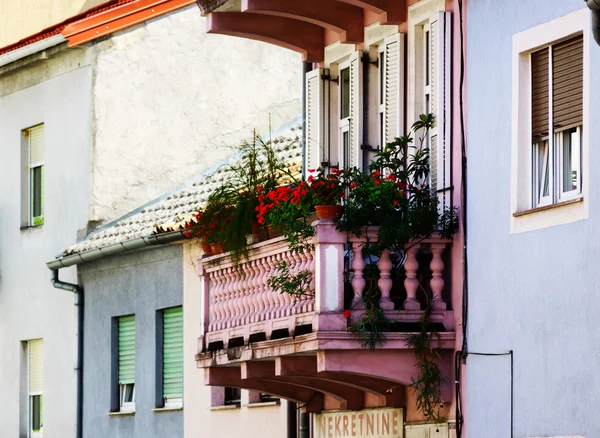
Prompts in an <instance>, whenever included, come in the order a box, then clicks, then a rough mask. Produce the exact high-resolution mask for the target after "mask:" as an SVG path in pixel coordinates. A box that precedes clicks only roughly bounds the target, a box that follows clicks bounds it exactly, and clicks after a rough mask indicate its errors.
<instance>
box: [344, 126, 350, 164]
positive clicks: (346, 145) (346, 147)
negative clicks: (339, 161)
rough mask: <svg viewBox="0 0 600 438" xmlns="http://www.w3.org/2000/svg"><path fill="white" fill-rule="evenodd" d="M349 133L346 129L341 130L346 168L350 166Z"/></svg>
mask: <svg viewBox="0 0 600 438" xmlns="http://www.w3.org/2000/svg"><path fill="white" fill-rule="evenodd" d="M349 134H350V133H349V132H348V131H344V132H342V150H343V151H344V167H345V168H346V169H347V168H349V167H350V135H349Z"/></svg>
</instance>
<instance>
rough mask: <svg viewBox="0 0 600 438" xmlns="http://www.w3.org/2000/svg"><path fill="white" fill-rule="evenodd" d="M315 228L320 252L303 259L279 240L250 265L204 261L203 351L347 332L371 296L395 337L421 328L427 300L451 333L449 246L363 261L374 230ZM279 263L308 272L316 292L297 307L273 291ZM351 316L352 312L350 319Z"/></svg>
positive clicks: (427, 242)
mask: <svg viewBox="0 0 600 438" xmlns="http://www.w3.org/2000/svg"><path fill="white" fill-rule="evenodd" d="M316 227H317V233H316V236H315V237H314V239H313V243H314V249H312V250H310V251H306V252H303V253H299V254H298V253H293V252H292V251H290V249H289V247H288V244H287V241H286V240H285V239H284V238H282V237H281V238H276V239H271V240H268V241H265V242H261V243H257V244H254V245H252V246H251V247H250V248H249V256H248V258H247V259H243V260H242V262H241V263H239V264H238V265H237V266H235V265H234V264H233V263H232V262H231V260H230V257H229V255H228V254H219V255H215V256H210V257H201V258H199V259H198V274H199V275H200V278H201V280H202V282H201V293H202V305H203V310H202V317H203V321H202V337H201V339H200V341H201V345H199V348H200V350H201V351H206V350H207V349H208V350H214V349H220V348H227V347H235V346H242V345H246V344H248V342H257V341H264V340H269V339H279V338H285V337H293V336H295V335H296V336H297V335H301V334H306V333H310V332H315V331H345V330H346V328H347V327H348V325H349V324H352V323H353V322H355V321H356V320H357V318H359V317H360V315H361V314H362V313H363V312H364V299H365V296H366V295H367V294H369V293H370V291H373V290H374V289H375V290H377V296H378V303H377V305H378V306H379V307H380V308H381V309H382V310H383V311H384V314H385V316H386V317H387V318H388V319H389V320H390V321H391V322H393V323H395V324H396V325H395V328H394V330H396V331H398V330H402V329H401V328H400V329H399V328H398V327H401V324H414V323H417V322H418V321H419V320H420V319H421V317H422V315H423V312H424V310H423V309H424V307H425V303H424V301H425V299H429V300H431V301H430V307H431V309H432V314H431V322H432V323H441V324H443V326H444V327H445V329H446V330H453V315H452V311H451V310H447V309H448V308H449V306H448V304H447V299H448V298H449V297H450V293H449V291H447V290H446V279H447V277H448V269H447V267H446V263H444V256H445V251H446V248H448V247H449V245H450V243H451V241H450V240H447V239H442V238H439V237H436V236H434V237H431V238H427V239H423V240H420V241H418V242H411V243H410V244H409V245H407V247H406V249H405V250H404V251H402V252H401V253H396V252H390V251H389V250H385V251H383V253H382V254H381V256H380V257H378V258H376V259H375V260H373V259H372V258H370V259H365V257H364V256H363V247H364V246H365V245H369V244H371V243H373V242H376V241H377V230H376V229H372V230H369V231H368V232H367V233H366V234H365V235H363V236H360V237H357V236H355V235H349V234H346V233H343V232H340V231H338V230H336V229H335V225H334V224H333V223H331V222H327V221H319V222H317V223H316ZM280 262H286V263H287V266H288V269H289V272H290V273H291V274H295V273H298V272H301V271H309V272H310V273H311V274H312V282H311V285H310V286H311V287H310V288H311V289H312V291H314V293H312V294H308V295H302V296H301V297H299V298H298V299H296V300H294V299H293V298H292V297H290V296H289V295H287V294H281V293H279V292H277V291H274V290H273V289H271V288H270V287H269V286H268V283H267V280H268V279H269V278H270V277H272V276H274V275H276V274H277V273H278V265H279V263H280ZM426 297H429V298H426ZM345 309H352V311H351V314H352V316H351V317H350V318H349V319H347V318H345V317H344V315H343V313H344V310H345Z"/></svg>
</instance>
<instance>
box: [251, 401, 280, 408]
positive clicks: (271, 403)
mask: <svg viewBox="0 0 600 438" xmlns="http://www.w3.org/2000/svg"><path fill="white" fill-rule="evenodd" d="M280 404H281V402H279V401H268V402H258V403H248V404H247V405H243V406H244V407H245V408H263V407H267V406H279V405H280Z"/></svg>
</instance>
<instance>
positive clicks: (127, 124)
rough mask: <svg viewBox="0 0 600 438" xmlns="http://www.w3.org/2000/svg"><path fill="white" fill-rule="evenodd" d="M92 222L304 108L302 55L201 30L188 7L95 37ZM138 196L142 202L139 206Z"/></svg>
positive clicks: (196, 15) (166, 187)
mask: <svg viewBox="0 0 600 438" xmlns="http://www.w3.org/2000/svg"><path fill="white" fill-rule="evenodd" d="M93 49H94V50H95V51H96V52H97V59H96V63H95V70H94V103H93V111H94V125H93V137H94V152H93V154H94V155H93V167H94V169H93V175H92V177H93V185H92V193H91V201H92V204H91V206H90V219H91V220H94V221H106V220H111V219H114V218H116V217H118V216H120V215H122V214H124V213H127V212H128V211H130V210H132V209H134V208H136V207H138V206H139V205H140V204H142V203H144V202H147V201H149V200H151V199H153V198H155V197H157V196H159V195H161V194H163V193H164V192H166V191H168V190H171V189H173V188H174V187H176V186H177V185H179V184H181V183H182V182H183V181H185V180H186V179H188V178H191V177H192V176H194V175H196V174H198V173H199V172H201V171H202V170H204V169H207V168H208V167H210V166H211V165H213V164H214V163H216V162H218V161H220V160H222V159H223V158H225V157H226V156H228V155H231V153H232V152H233V151H232V149H230V148H229V147H227V146H235V145H237V144H239V142H240V140H243V139H248V138H250V137H251V136H252V129H253V128H257V129H258V132H259V133H267V132H268V126H269V114H270V115H271V124H272V126H273V128H277V127H279V126H281V125H283V124H284V123H287V122H289V121H290V120H292V119H294V118H296V117H297V116H298V115H299V114H300V111H301V87H302V75H301V68H302V65H301V59H300V56H299V55H298V54H296V53H294V52H291V51H289V50H285V49H281V48H278V47H275V46H273V45H269V44H266V43H260V42H256V41H250V40H246V39H241V38H232V37H226V36H220V35H208V34H206V33H205V19H204V18H202V17H200V13H199V10H198V7H197V6H196V5H192V6H190V7H187V8H184V9H182V10H179V11H176V12H174V13H171V14H169V15H166V16H163V17H159V18H157V19H155V20H152V21H149V22H147V23H144V24H142V25H140V26H137V27H134V28H131V29H129V30H127V31H124V32H121V33H118V34H115V35H114V36H113V37H111V38H109V39H106V40H103V41H99V42H97V44H95V45H94V47H93ZM140 200H141V202H140Z"/></svg>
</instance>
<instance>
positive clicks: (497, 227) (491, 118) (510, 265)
mask: <svg viewBox="0 0 600 438" xmlns="http://www.w3.org/2000/svg"><path fill="white" fill-rule="evenodd" d="M584 6H585V5H584V4H583V2H581V1H579V0H551V1H547V2H543V4H542V3H540V2H538V1H535V0H507V1H502V2H498V1H492V0H479V1H470V2H469V6H468V23H469V25H468V33H467V35H468V43H467V47H468V54H467V61H468V62H467V71H468V75H467V76H468V80H467V90H468V91H467V95H468V98H467V108H468V124H467V125H468V137H467V141H468V144H467V149H468V163H469V171H468V205H469V221H468V224H469V229H468V233H469V234H468V257H469V315H468V316H469V325H468V339H469V350H470V351H474V352H494V353H496V352H505V351H508V350H510V349H512V350H514V367H515V368H514V371H515V376H514V388H515V402H514V413H515V419H514V421H515V431H514V433H515V434H514V436H518V437H522V436H536V437H537V436H574V435H584V436H587V437H597V436H600V425H599V423H598V421H597V418H598V412H597V405H598V404H597V399H598V395H597V388H598V387H600V376H599V374H598V372H597V364H598V360H599V358H600V347H599V345H600V333H599V332H598V330H597V329H596V326H597V322H596V321H597V309H598V308H599V307H600V294H598V290H599V289H598V284H599V282H600V272H599V271H598V269H596V268H595V261H596V260H597V257H599V256H600V250H599V246H598V244H597V242H598V238H599V231H598V229H599V227H598V225H599V224H600V220H599V218H600V204H599V203H598V202H597V201H598V196H599V194H600V185H598V184H597V180H596V179H597V175H596V174H595V173H594V172H593V171H592V172H590V174H589V175H585V176H584V178H589V187H590V193H589V200H588V201H589V207H590V211H589V219H587V220H583V221H579V222H574V223H570V224H567V225H559V226H554V227H549V228H545V229H540V230H536V231H531V232H526V233H521V234H513V235H511V234H510V214H511V211H510V177H511V112H512V97H511V96H512V87H513V85H514V84H513V83H512V68H513V67H512V36H513V35H514V34H515V33H518V32H521V31H524V30H527V29H529V28H531V27H533V26H536V25H539V24H542V23H546V22H549V21H551V20H553V19H555V18H558V17H561V16H564V15H566V14H568V13H570V12H573V11H576V10H580V9H581V8H583V7H584ZM590 54H591V59H590V62H591V64H590V72H591V75H590V76H591V89H590V95H591V99H590V119H591V120H595V116H596V115H600V100H599V99H598V98H597V97H598V95H599V93H600V87H599V85H600V83H599V81H598V78H597V75H596V74H595V72H596V71H598V68H599V67H600V48H599V47H598V46H597V45H596V44H595V43H594V42H593V41H592V44H591V48H590ZM584 129H589V130H590V132H589V133H590V135H589V137H590V139H591V144H590V147H589V150H590V169H595V168H596V167H597V166H600V155H599V154H598V146H600V144H599V142H598V138H600V127H599V126H598V124H594V123H592V124H590V126H585V127H584ZM509 409H510V360H509V358H508V357H475V356H469V358H468V362H467V410H466V421H467V430H468V436H469V437H475V438H477V437H484V436H485V437H489V438H494V437H506V436H510V435H509V434H510V431H509V429H510V410H509Z"/></svg>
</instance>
